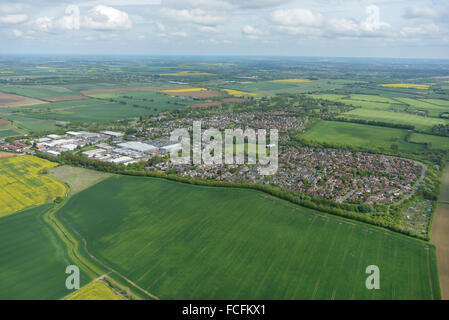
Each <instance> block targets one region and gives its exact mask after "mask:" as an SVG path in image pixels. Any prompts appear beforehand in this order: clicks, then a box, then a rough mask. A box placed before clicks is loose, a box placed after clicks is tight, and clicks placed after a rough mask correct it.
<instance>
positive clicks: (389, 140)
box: [302, 121, 425, 152]
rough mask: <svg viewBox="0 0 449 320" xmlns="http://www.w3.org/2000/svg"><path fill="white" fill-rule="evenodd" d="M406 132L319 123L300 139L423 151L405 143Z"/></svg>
mask: <svg viewBox="0 0 449 320" xmlns="http://www.w3.org/2000/svg"><path fill="white" fill-rule="evenodd" d="M407 133H408V131H407V130H404V129H396V128H386V127H378V126H371V125H365V124H359V123H348V122H338V121H320V122H318V123H317V124H315V125H314V126H313V127H312V128H311V129H310V130H308V131H306V132H305V133H304V134H303V135H302V138H304V139H305V140H309V141H316V142H320V143H330V144H335V145H343V146H345V145H350V146H355V147H371V148H377V149H384V150H390V149H391V145H392V144H396V145H397V146H398V149H399V151H404V152H416V151H420V150H424V148H425V147H424V145H419V144H414V143H410V142H406V141H405V137H406V135H407Z"/></svg>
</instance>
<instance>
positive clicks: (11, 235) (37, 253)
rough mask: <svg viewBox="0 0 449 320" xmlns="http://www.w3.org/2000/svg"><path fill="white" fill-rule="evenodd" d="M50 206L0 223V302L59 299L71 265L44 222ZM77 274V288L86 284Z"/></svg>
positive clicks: (8, 218) (15, 215)
mask: <svg viewBox="0 0 449 320" xmlns="http://www.w3.org/2000/svg"><path fill="white" fill-rule="evenodd" d="M52 207H53V205H52V204H46V205H42V206H39V207H36V208H33V209H29V210H26V211H23V212H20V214H14V215H11V216H8V217H3V218H1V219H0V275H1V277H0V300H9V299H11V300H16V299H33V300H34V299H42V300H44V299H59V298H62V297H64V296H66V295H68V294H69V293H70V291H69V290H67V289H66V287H65V280H66V277H67V276H68V275H67V274H66V273H65V270H66V267H67V266H68V265H71V264H73V262H72V261H71V260H70V258H69V257H68V255H67V248H66V247H65V245H64V243H63V242H62V241H61V240H60V239H59V238H58V236H57V234H56V233H55V232H54V231H53V230H52V229H51V228H50V227H49V225H48V224H47V223H46V222H45V221H44V214H45V213H46V212H47V211H48V210H49V209H51V208H52ZM90 280H91V279H90V278H88V277H87V276H86V275H85V274H84V273H81V284H82V285H83V284H85V283H87V282H89V281H90Z"/></svg>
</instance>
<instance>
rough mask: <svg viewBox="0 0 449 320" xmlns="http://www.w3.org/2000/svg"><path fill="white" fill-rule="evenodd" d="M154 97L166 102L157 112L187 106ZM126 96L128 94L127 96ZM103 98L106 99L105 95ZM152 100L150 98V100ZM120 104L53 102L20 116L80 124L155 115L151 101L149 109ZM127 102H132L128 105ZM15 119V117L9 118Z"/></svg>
mask: <svg viewBox="0 0 449 320" xmlns="http://www.w3.org/2000/svg"><path fill="white" fill-rule="evenodd" d="M156 94H157V93H154V95H151V94H147V95H146V96H147V97H150V96H151V97H154V99H157V100H165V105H163V106H160V105H157V106H155V107H156V110H163V109H165V108H180V107H182V106H185V103H184V104H183V103H182V102H178V103H170V102H168V101H169V100H168V98H165V99H163V98H160V97H157V96H156ZM125 96H126V94H125ZM103 97H106V95H105V94H103ZM148 99H150V98H148ZM118 100H119V101H118V102H110V101H108V100H106V98H105V99H102V100H100V99H89V100H77V101H62V102H53V103H51V104H49V105H46V107H45V108H40V107H39V106H37V107H36V106H32V107H27V108H25V109H22V112H21V113H20V116H22V117H29V118H32V119H39V120H59V121H79V122H89V121H100V122H104V121H112V120H118V119H128V118H132V117H138V116H141V115H146V114H153V113H155V111H154V109H153V108H152V107H151V105H152V103H151V101H150V102H149V103H148V108H144V107H139V106H137V107H135V106H134V103H132V102H133V101H132V100H131V101H130V99H128V101H126V100H122V99H118ZM126 102H130V103H131V104H128V103H126ZM9 118H11V119H13V117H9Z"/></svg>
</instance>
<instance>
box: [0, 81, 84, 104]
mask: <svg viewBox="0 0 449 320" xmlns="http://www.w3.org/2000/svg"><path fill="white" fill-rule="evenodd" d="M0 91H3V92H7V93H13V94H18V95H21V96H25V97H30V98H35V99H42V98H52V97H59V96H71V95H77V94H78V92H76V91H72V90H70V89H67V88H65V87H59V86H44V85H41V86H3V87H0ZM34 104H36V103H34Z"/></svg>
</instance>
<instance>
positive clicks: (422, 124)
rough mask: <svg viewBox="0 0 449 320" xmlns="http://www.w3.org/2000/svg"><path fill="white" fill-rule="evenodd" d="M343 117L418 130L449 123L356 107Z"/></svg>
mask: <svg viewBox="0 0 449 320" xmlns="http://www.w3.org/2000/svg"><path fill="white" fill-rule="evenodd" d="M341 117H344V118H347V119H355V120H367V121H379V122H386V123H391V124H401V125H410V126H414V127H415V129H416V130H420V131H426V132H431V130H432V127H433V126H434V125H437V124H449V120H446V119H438V118H430V117H422V116H417V115H413V114H408V113H403V112H389V111H382V110H370V109H354V110H352V111H349V112H345V113H343V114H342V115H341Z"/></svg>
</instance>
